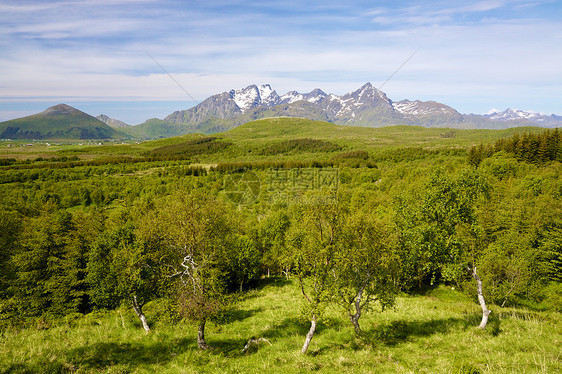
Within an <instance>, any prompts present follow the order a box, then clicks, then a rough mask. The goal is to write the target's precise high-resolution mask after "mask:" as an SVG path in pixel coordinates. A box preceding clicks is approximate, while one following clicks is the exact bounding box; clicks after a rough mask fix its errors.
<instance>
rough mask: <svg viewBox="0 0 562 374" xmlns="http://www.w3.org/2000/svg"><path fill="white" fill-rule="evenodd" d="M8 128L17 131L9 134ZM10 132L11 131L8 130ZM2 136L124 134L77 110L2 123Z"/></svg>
mask: <svg viewBox="0 0 562 374" xmlns="http://www.w3.org/2000/svg"><path fill="white" fill-rule="evenodd" d="M8 128H11V129H13V130H12V132H14V131H16V130H15V129H18V130H17V133H14V134H11V133H10V134H8V133H7V131H8ZM8 132H9V131H8ZM0 134H2V136H0V137H2V138H23V139H65V138H69V139H108V138H113V137H122V136H123V135H124V134H122V133H120V132H119V131H116V130H115V129H113V128H112V127H110V126H108V125H106V124H105V123H103V122H101V121H99V120H98V119H96V118H94V117H92V116H89V115H87V114H85V113H82V112H79V111H77V112H76V113H72V114H65V115H45V114H43V113H39V114H34V115H32V116H28V117H23V118H19V119H15V120H11V121H6V122H2V123H0Z"/></svg>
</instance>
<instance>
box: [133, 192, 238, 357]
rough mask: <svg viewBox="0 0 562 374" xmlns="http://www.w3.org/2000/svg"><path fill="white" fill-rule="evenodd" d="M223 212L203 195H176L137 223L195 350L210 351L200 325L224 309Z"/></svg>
mask: <svg viewBox="0 0 562 374" xmlns="http://www.w3.org/2000/svg"><path fill="white" fill-rule="evenodd" d="M227 211H228V209H227V207H226V206H225V205H223V204H222V203H221V202H220V201H218V200H216V199H214V198H212V197H210V196H208V195H206V194H202V193H193V192H190V191H185V190H179V191H177V192H175V193H174V194H172V195H171V196H168V197H167V198H165V199H162V200H160V201H157V202H156V203H155V208H154V210H152V211H151V212H148V214H146V215H145V216H144V217H143V218H142V227H141V230H140V231H139V232H140V235H141V237H142V240H143V241H144V243H145V244H144V245H145V246H147V247H148V248H149V249H150V252H151V256H152V260H153V261H154V264H155V266H157V267H158V268H159V269H160V270H159V271H160V273H161V276H162V277H163V278H164V279H165V283H166V286H167V289H168V292H169V293H170V294H171V295H172V296H173V297H175V298H176V300H177V302H178V311H179V313H180V314H181V315H182V316H183V317H185V318H188V319H190V320H193V321H195V322H196V323H197V326H198V327H197V330H198V332H197V346H198V347H199V348H200V349H209V348H210V346H209V345H208V344H207V342H206V339H205V325H206V323H207V321H209V320H210V319H213V318H214V317H216V316H217V315H219V314H220V312H221V311H222V310H223V309H224V308H225V307H226V306H227V288H226V283H227V282H226V281H227V278H226V277H227V275H228V261H227V259H226V256H225V254H226V253H227V251H226V248H225V245H226V243H228V241H229V240H228V239H229V236H230V235H231V232H232V231H233V230H232V225H231V222H229V216H228V215H227Z"/></svg>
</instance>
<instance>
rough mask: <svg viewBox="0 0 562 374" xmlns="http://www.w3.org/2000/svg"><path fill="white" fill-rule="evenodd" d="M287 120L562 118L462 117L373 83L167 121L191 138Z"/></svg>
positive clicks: (552, 123) (489, 122)
mask: <svg viewBox="0 0 562 374" xmlns="http://www.w3.org/2000/svg"><path fill="white" fill-rule="evenodd" d="M276 116H288V117H304V118H308V119H315V120H324V121H328V122H332V123H335V124H338V125H349V126H367V127H381V126H391V125H417V126H426V127H451V128H490V129H498V128H508V127H516V126H537V125H538V126H545V127H556V126H559V125H561V124H562V117H560V116H556V115H552V116H546V115H541V114H537V113H532V112H524V111H513V110H511V109H507V110H506V111H504V112H501V113H499V112H496V113H492V114H488V115H476V114H461V113H459V112H458V111H457V110H455V109H453V108H451V107H450V106H447V105H445V104H442V103H438V102H435V101H420V100H415V101H410V100H402V101H396V102H395V101H392V100H391V99H389V98H388V97H387V96H386V94H385V93H384V92H382V91H381V90H379V89H377V88H376V87H374V86H373V85H372V84H370V83H366V84H365V85H363V86H362V87H361V88H359V89H358V90H356V91H353V92H350V93H348V94H345V95H343V96H338V95H334V94H326V93H325V92H324V91H322V90H320V89H315V90H313V91H311V92H309V93H304V94H303V93H299V92H296V91H290V92H288V93H286V94H284V95H281V96H280V95H278V94H277V92H276V91H275V90H273V89H272V88H271V86H270V85H267V84H266V85H262V86H256V85H251V86H248V87H246V88H243V89H239V90H231V91H229V92H223V93H221V94H217V95H213V96H211V97H209V98H208V99H206V100H204V101H203V102H201V103H200V104H198V105H196V106H195V107H193V108H190V109H187V110H182V111H177V112H174V113H172V114H170V115H169V116H167V117H166V118H164V121H166V122H169V123H173V124H175V125H177V126H180V127H182V128H184V129H185V131H189V132H194V131H195V132H197V131H200V132H219V131H225V130H228V129H230V128H233V127H236V126H239V125H241V124H242V123H245V122H248V121H250V120H255V119H260V118H265V117H276Z"/></svg>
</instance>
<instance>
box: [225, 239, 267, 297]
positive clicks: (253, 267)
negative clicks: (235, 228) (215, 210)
mask: <svg viewBox="0 0 562 374" xmlns="http://www.w3.org/2000/svg"><path fill="white" fill-rule="evenodd" d="M226 249H227V251H228V253H226V257H227V261H228V265H227V269H226V270H227V272H228V273H229V274H228V278H229V281H230V282H229V283H231V284H230V287H231V288H234V289H238V290H239V291H240V292H242V291H243V290H244V286H245V285H249V284H252V283H255V282H256V281H257V280H258V279H259V276H260V270H261V269H260V261H261V253H260V251H259V250H258V248H257V247H256V245H255V243H254V241H253V240H251V239H250V238H248V237H247V236H245V235H236V236H235V237H234V238H233V241H232V243H229V244H228V246H227V248H226ZM233 286H234V287H233Z"/></svg>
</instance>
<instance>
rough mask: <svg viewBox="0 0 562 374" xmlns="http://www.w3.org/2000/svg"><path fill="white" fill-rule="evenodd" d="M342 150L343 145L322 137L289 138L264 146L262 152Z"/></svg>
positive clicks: (268, 153)
mask: <svg viewBox="0 0 562 374" xmlns="http://www.w3.org/2000/svg"><path fill="white" fill-rule="evenodd" d="M339 150H341V147H340V146H339V145H337V144H334V143H332V142H328V141H325V140H320V139H310V138H304V139H289V140H283V141H281V142H278V143H273V144H270V145H268V146H266V147H264V148H263V149H262V150H261V151H260V154H263V155H278V154H285V153H291V152H334V151H339Z"/></svg>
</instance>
